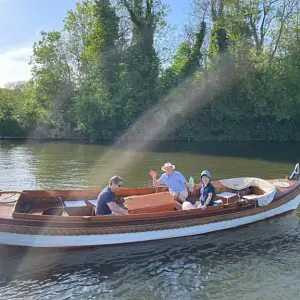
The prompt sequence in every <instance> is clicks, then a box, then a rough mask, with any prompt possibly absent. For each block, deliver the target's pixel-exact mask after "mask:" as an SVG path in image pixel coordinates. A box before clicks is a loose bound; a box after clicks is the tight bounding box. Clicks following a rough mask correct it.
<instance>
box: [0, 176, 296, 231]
mask: <svg viewBox="0 0 300 300" xmlns="http://www.w3.org/2000/svg"><path fill="white" fill-rule="evenodd" d="M296 184H297V186H296V187H294V188H293V189H292V190H290V193H288V194H283V195H278V197H277V198H276V199H274V201H272V202H271V203H270V204H269V205H267V206H264V207H253V206H252V208H248V207H246V206H241V207H240V209H239V210H238V211H237V209H236V208H234V209H230V208H226V209H223V210H224V211H226V213H224V214H218V215H217V214H216V213H215V212H213V213H212V212H210V214H209V215H206V216H205V215H204V213H205V211H204V212H203V211H201V210H198V209H197V210H196V209H195V210H189V211H174V212H168V213H166V212H164V213H160V217H159V216H158V214H157V213H155V214H144V215H131V216H130V215H129V216H125V218H124V216H120V217H118V216H116V217H113V218H112V217H111V216H94V217H91V218H94V219H92V220H91V219H90V220H88V219H86V218H85V219H83V220H82V217H74V218H80V221H79V222H74V221H73V222H72V220H65V222H58V221H57V220H55V221H52V222H51V221H49V220H45V219H43V220H32V219H7V220H5V219H0V222H1V221H2V222H1V223H2V224H0V226H2V225H3V226H5V225H7V226H9V225H11V226H12V227H16V226H17V227H35V228H45V227H49V228H52V229H55V228H57V229H60V228H61V229H66V230H70V229H71V228H72V229H84V228H86V229H97V228H98V229H99V228H102V229H105V228H107V229H109V228H115V229H116V230H117V229H118V227H119V228H120V229H121V228H122V227H125V226H133V227H136V228H138V227H140V226H146V225H148V226H151V225H157V226H159V225H162V226H163V225H164V224H168V223H174V224H175V223H176V224H179V223H183V224H184V223H186V222H192V221H193V220H194V221H197V220H200V219H201V221H202V222H201V223H208V222H215V221H217V220H218V219H220V220H222V219H224V220H225V219H228V216H229V215H230V218H229V219H235V218H238V217H239V216H247V215H252V214H256V213H260V212H263V211H268V210H271V209H273V208H276V207H278V206H280V205H283V204H285V203H287V202H289V201H291V200H292V199H293V197H294V195H296V194H299V191H298V190H299V188H300V182H296ZM229 210H231V212H232V211H233V213H232V214H230V211H229ZM201 213H202V215H201ZM22 215H25V214H22ZM199 215H201V218H200V217H199ZM31 216H32V215H31ZM42 217H45V216H42ZM46 217H50V218H51V216H46ZM130 217H131V218H130ZM60 218H62V217H60ZM68 218H72V217H68ZM3 221H5V222H3ZM6 221H7V222H6ZM41 221H43V222H41ZM0 228H1V227H0Z"/></svg>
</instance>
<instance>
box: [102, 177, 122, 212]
mask: <svg viewBox="0 0 300 300" xmlns="http://www.w3.org/2000/svg"><path fill="white" fill-rule="evenodd" d="M122 184H123V178H122V177H120V176H114V177H112V178H111V179H110V180H109V185H108V187H106V188H105V189H104V190H102V191H101V193H100V194H99V196H98V199H97V200H98V201H97V208H96V215H127V214H128V212H127V210H126V209H123V208H122V207H120V206H119V205H118V204H117V203H115V202H114V198H115V192H117V191H118V190H119V189H120V187H121V186H122Z"/></svg>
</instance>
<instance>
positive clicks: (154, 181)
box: [149, 170, 160, 187]
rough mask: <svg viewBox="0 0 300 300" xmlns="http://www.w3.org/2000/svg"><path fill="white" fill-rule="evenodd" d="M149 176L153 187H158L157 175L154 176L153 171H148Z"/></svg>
mask: <svg viewBox="0 0 300 300" xmlns="http://www.w3.org/2000/svg"><path fill="white" fill-rule="evenodd" d="M149 174H150V176H151V177H152V182H153V185H154V186H156V187H157V186H159V184H160V182H159V180H157V178H156V177H157V174H156V172H155V171H154V170H150V172H149Z"/></svg>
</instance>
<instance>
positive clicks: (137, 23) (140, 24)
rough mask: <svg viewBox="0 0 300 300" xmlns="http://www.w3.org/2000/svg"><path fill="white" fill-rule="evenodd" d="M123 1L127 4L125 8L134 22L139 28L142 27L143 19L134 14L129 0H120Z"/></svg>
mask: <svg viewBox="0 0 300 300" xmlns="http://www.w3.org/2000/svg"><path fill="white" fill-rule="evenodd" d="M120 1H121V3H122V4H123V5H124V6H125V8H126V9H127V11H128V13H129V15H130V18H131V20H132V22H133V23H134V24H135V25H136V26H137V27H139V28H141V27H142V23H141V21H140V20H139V19H138V18H137V16H136V15H135V14H134V12H133V10H132V8H131V7H130V5H129V3H128V2H127V0H120Z"/></svg>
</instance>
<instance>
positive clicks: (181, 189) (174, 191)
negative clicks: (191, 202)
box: [149, 162, 189, 203]
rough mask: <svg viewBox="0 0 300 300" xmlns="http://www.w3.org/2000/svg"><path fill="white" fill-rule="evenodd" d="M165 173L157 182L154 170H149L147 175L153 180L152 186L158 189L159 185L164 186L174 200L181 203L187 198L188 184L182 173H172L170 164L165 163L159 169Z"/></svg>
mask: <svg viewBox="0 0 300 300" xmlns="http://www.w3.org/2000/svg"><path fill="white" fill-rule="evenodd" d="M161 169H162V171H164V172H165V173H164V174H162V175H161V176H160V178H159V179H158V180H157V173H156V172H155V171H154V170H150V172H149V174H150V175H151V177H152V179H153V185H154V186H156V187H158V186H159V185H160V184H165V185H166V186H167V187H168V188H169V191H170V193H171V195H172V197H173V198H174V199H175V200H178V201H179V202H181V203H183V202H184V201H185V200H186V198H187V197H188V187H189V185H188V182H187V181H186V179H185V177H184V176H183V175H182V173H180V172H178V171H174V169H175V166H174V165H172V164H171V163H170V162H167V163H165V164H164V165H163V166H162V167H161Z"/></svg>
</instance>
